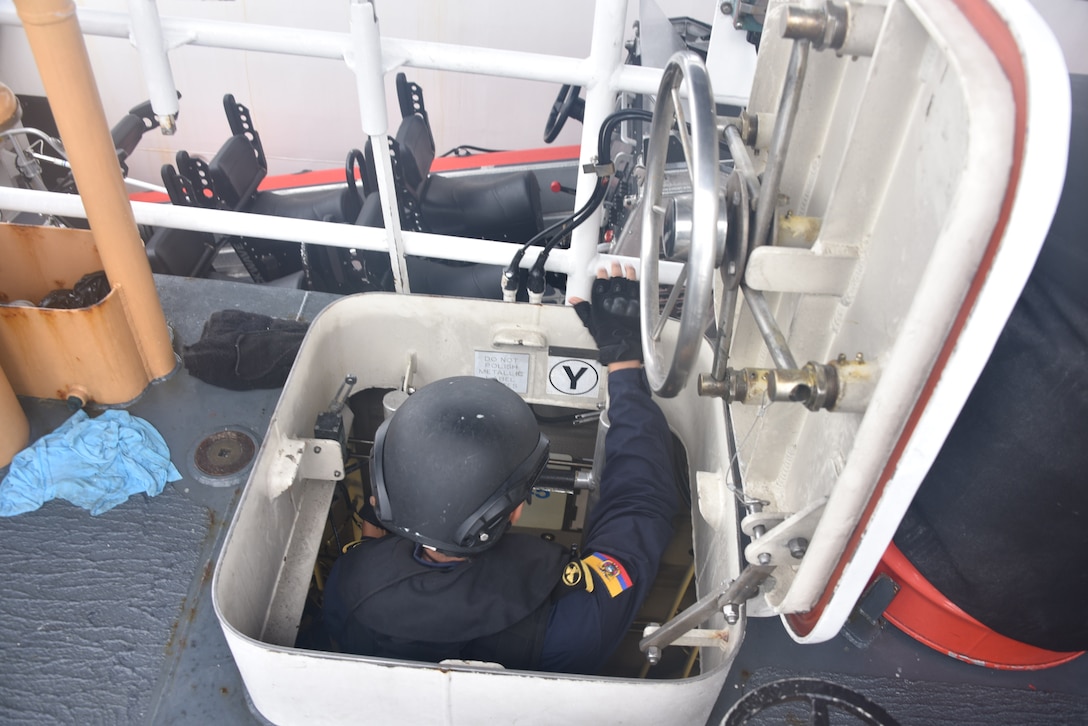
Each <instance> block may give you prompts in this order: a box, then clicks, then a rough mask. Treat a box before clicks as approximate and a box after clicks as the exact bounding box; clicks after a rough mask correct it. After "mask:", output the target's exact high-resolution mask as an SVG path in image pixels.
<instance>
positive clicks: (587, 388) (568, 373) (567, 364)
mask: <svg viewBox="0 0 1088 726" xmlns="http://www.w3.org/2000/svg"><path fill="white" fill-rule="evenodd" d="M600 382H601V374H600V371H599V370H598V369H597V363H596V361H592V360H586V359H584V358H563V357H561V356H557V355H552V356H548V393H560V394H563V395H564V396H596V395H597V389H598V385H599V384H600Z"/></svg>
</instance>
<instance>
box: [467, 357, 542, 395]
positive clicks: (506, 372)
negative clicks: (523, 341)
mask: <svg viewBox="0 0 1088 726" xmlns="http://www.w3.org/2000/svg"><path fill="white" fill-rule="evenodd" d="M474 375H475V376H476V377H477V378H494V379H495V380H497V381H498V382H499V383H502V384H504V385H505V386H506V387H508V388H509V389H510V390H512V391H514V392H515V393H528V392H529V354H528V353H499V352H497V351H493V350H478V351H476V369H475V371H474Z"/></svg>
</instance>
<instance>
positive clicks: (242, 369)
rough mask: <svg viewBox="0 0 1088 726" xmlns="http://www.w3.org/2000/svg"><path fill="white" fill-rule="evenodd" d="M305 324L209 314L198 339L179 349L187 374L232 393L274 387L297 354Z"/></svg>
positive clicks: (238, 313) (227, 312) (225, 313)
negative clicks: (227, 389)
mask: <svg viewBox="0 0 1088 726" xmlns="http://www.w3.org/2000/svg"><path fill="white" fill-rule="evenodd" d="M308 327H309V323H307V322H305V321H300V320H283V319H281V318H272V317H269V316H267V315H260V314H258V313H247V312H244V311H242V310H220V311H218V312H215V313H212V315H211V317H209V318H208V322H207V323H205V324H204V330H203V331H202V332H201V334H200V340H198V341H197V342H196V343H194V344H193V345H190V346H185V347H183V348H182V353H181V357H182V360H183V362H184V363H185V368H186V369H187V370H188V371H189V374H190V375H192V376H193V377H195V378H199V379H200V380H202V381H204V382H205V383H210V384H212V385H213V386H219V387H220V388H229V389H230V390H232V391H249V390H253V389H256V388H279V387H280V386H282V385H283V384H284V382H285V381H286V380H287V374H288V373H289V372H290V371H291V366H292V365H293V364H294V362H295V356H296V355H298V349H299V346H300V345H302V338H303V337H304V336H305V335H306V330H307V328H308Z"/></svg>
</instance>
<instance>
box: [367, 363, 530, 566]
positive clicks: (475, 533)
mask: <svg viewBox="0 0 1088 726" xmlns="http://www.w3.org/2000/svg"><path fill="white" fill-rule="evenodd" d="M547 462H548V439H547V438H545V437H544V435H543V434H541V433H540V428H539V427H538V426H537V423H536V417H535V416H534V415H533V412H532V411H531V410H530V409H529V406H528V405H527V404H526V403H525V401H523V400H522V399H521V396H519V395H518V394H516V393H514V392H513V391H511V390H510V389H509V388H507V387H506V386H504V385H503V384H501V383H499V382H498V381H496V380H492V379H485V378H475V377H472V376H460V377H455V378H445V379H442V380H440V381H435V382H434V383H431V384H429V385H426V386H424V387H423V388H421V389H419V390H418V391H417V392H416V393H415V394H413V395H412V396H410V397H409V398H408V400H406V401H405V402H404V403H402V404H401V406H400V408H398V409H397V411H396V413H394V414H393V415H392V416H390V417H389V418H388V419H387V420H386V421H385V423H383V424H382V425H381V426H380V427H379V428H378V432H377V434H376V435H375V437H374V452H373V454H372V456H371V457H370V477H371V482H372V483H373V485H374V495H375V498H376V500H377V504H376V506H375V511H376V512H377V514H378V519H379V520H381V522H382V524H383V525H384V526H385V527H386V529H388V530H389V531H390V532H395V533H396V534H399V535H401V536H402V537H407V538H408V539H411V540H414V541H416V542H419V543H420V544H424V545H427V546H429V547H434V548H435V549H438V550H440V551H442V552H445V553H447V554H452V555H469V554H473V553H476V552H481V551H483V550H485V549H487V548H489V547H491V546H492V545H494V544H495V543H496V542H497V541H498V539H499V537H501V536H502V534H503V533H504V532H505V531H506V529H507V527H508V526H509V514H510V512H512V511H514V509H515V508H517V506H518V505H519V504H521V503H522V502H524V501H525V500H526V498H527V497H528V496H529V494H530V493H531V491H532V487H533V484H534V483H535V482H536V480H537V478H538V477H539V476H540V473H541V472H542V471H543V470H544V466H545V465H546V464H547Z"/></svg>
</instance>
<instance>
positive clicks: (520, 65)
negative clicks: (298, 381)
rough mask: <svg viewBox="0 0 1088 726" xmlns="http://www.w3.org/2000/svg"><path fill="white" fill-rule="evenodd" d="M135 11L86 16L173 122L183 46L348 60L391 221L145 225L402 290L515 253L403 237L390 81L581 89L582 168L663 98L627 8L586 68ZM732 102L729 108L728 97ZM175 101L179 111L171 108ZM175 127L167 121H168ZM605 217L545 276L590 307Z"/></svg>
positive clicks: (14, 204)
mask: <svg viewBox="0 0 1088 726" xmlns="http://www.w3.org/2000/svg"><path fill="white" fill-rule="evenodd" d="M130 8H131V12H130V13H128V14H126V13H119V12H110V11H101V10H86V9H84V10H79V11H78V18H79V22H80V26H81V28H82V30H83V32H84V33H85V34H88V35H99V36H107V37H115V38H123V39H131V40H132V41H133V42H134V43H136V44H137V45H138V47H139V48H140V59H141V63H142V64H143V67H144V76H145V78H146V79H147V81H148V84H149V89H148V90H149V95H150V97H151V99H152V102H153V108H154V110H155V113H156V114H157V115H160V116H163V117H172V114H175V113H176V105H175V106H173V107H172V106H171V105H170V101H169V99H176V91H175V89H174V87H173V77H172V74H171V72H170V66H169V58H168V56H167V51H168V50H169V49H171V48H175V47H178V46H180V45H193V46H203V47H209V48H223V49H234V50H243V51H260V52H268V53H278V54H288V55H298V56H306V57H313V58H329V59H338V60H342V61H344V62H345V63H346V64H347V65H348V67H349V68H350V69H351V70H352V71H353V72H354V74H355V77H356V80H357V82H356V86H357V91H358V96H359V108H360V112H361V116H362V127H363V131H364V132H365V133H366V135H367V136H369V137H371V138H372V139H374V140H376V141H377V142H378V143H374V144H373V148H374V149H375V150H376V151H377V152H378V161H377V163H378V166H379V170H380V173H379V174H378V190H379V194H380V197H381V199H382V209H383V212H384V217H385V219H386V220H391V223H387V224H386V228H385V229H384V230H380V229H367V228H363V227H355V226H348V225H340V224H333V223H326V222H315V221H306V220H298V219H286V218H278V217H261V216H260V215H247V214H244V213H235V212H225V211H216V210H205V209H196V208H181V207H172V206H167V205H154V204H140V203H133V210H134V213H135V216H136V220H137V221H138V222H139V223H141V224H148V225H156V226H167V227H174V228H181V229H193V230H199V231H208V232H219V233H223V234H238V233H241V232H244V233H245V234H246V235H247V236H251V237H264V238H269V239H279V240H288V241H294V242H307V243H314V244H322V245H332V246H337V247H353V248H361V249H371V250H383V249H384V250H389V252H390V256H391V261H392V262H393V270H394V277H395V278H396V285H397V289H398V290H401V291H409V290H410V283H409V281H408V279H407V271H406V268H405V266H404V255H405V254H411V255H426V256H429V257H436V258H443V259H451V260H461V261H467V262H487V263H491V264H501V265H505V264H507V263H509V261H510V258H511V257H512V252H511V245H509V244H508V243H500V242H483V241H480V240H469V239H464V238H453V239H451V238H444V237H441V236H439V235H429V234H418V233H408V232H402V231H401V229H400V227H399V221H398V220H399V213H398V212H397V210H398V209H399V205H398V202H397V198H396V190H395V188H394V184H393V177H392V164H391V160H390V158H389V155H388V149H387V146H386V144H385V141H384V137H385V135H386V133H387V131H388V129H387V126H388V121H387V112H386V100H385V91H384V76H385V74H386V73H388V72H390V71H392V70H394V69H396V68H398V67H400V66H408V67H415V68H428V69H435V70H451V71H460V72H465V73H474V74H481V75H488V76H495V77H503V78H515V79H527V80H535V81H551V82H555V83H569V84H573V85H579V86H582V87H583V88H584V89H585V93H586V105H585V115H584V122H583V126H582V139H581V149H582V151H581V159H580V163H582V164H584V163H589V162H591V161H592V160H593V157H594V155H595V154H596V148H597V143H596V135H597V130H598V129H599V127H600V125H601V123H602V122H603V120H604V118H605V116H607V115H608V113H610V112H611V111H612V110H613V108H614V105H615V100H616V97H617V94H619V93H621V92H630V93H649V94H652V93H654V92H656V89H657V85H658V83H659V81H660V77H661V70H660V69H652V68H644V67H636V66H626V65H624V64H623V52H622V51H623V33H624V23H625V20H626V10H627V0H597V3H596V6H595V9H594V18H593V33H592V39H591V44H590V52H589V55H588V56H587V57H585V58H570V57H565V56H550V55H543V54H539V53H523V52H518V51H506V50H496V49H487V48H479V47H470V46H458V45H452V44H444V43H431V42H422V41H414V40H403V39H396V38H384V37H381V35H380V32H379V28H378V22H377V20H376V19H375V16H374V11H373V6H372V5H371V3H368V2H361V1H360V0H353V2H352V6H351V27H350V30H349V32H347V33H337V32H329V31H318V30H307V29H298V28H284V27H277V26H270V25H257V24H249V23H237V22H224V21H212V20H203V19H196V18H181V17H159V15H158V11H157V8H156V6H155V3H154V0H131V2H130ZM0 24H6V25H20V21H19V17H18V14H17V13H16V10H15V7H14V5H13V4H12V2H11V0H0ZM722 100H724V101H730V100H731V99H722ZM175 103H176V101H175ZM168 123H169V122H168ZM595 183H596V179H595V178H590V177H589V175H579V181H578V186H577V191H576V194H575V205H576V206H580V205H581V204H583V203H584V202H585V201H586V200H588V199H589V196H590V194H591V193H592V188H593V186H594V184H595ZM0 208H6V209H13V210H19V211H27V212H38V213H43V214H56V215H63V216H85V215H84V213H83V211H82V203H81V202H80V201H79V200H78V199H77V198H72V197H70V196H68V195H63V194H50V193H48V192H28V191H25V190H19V189H9V188H3V187H0ZM599 226H600V212H599V211H598V213H597V214H596V215H594V216H593V217H592V218H590V219H589V220H587V221H586V222H585V223H584V224H583V225H581V227H579V228H578V229H576V230H575V231H574V233H573V235H572V241H571V246H570V249H569V250H555V251H554V252H553V253H552V254H551V256H550V257H549V259H548V264H547V268H548V269H549V270H552V271H555V272H561V273H565V274H567V275H568V283H567V284H568V289H567V294H568V295H571V296H579V297H588V291H589V285H590V283H591V280H592V278H593V275H594V271H595V269H596V267H597V266H599V265H600V264H601V258H600V256H599V255H598V253H597V242H598V229H599ZM536 256H537V253H536V251H535V250H530V251H529V253H527V254H526V255H525V258H524V259H523V260H522V263H521V264H522V266H523V267H529V266H531V265H532V263H533V262H534V260H535V259H536ZM674 268H676V266H673V265H664V266H663V269H662V279H663V281H665V282H671V281H673V280H674V279H675V274H676V271H677V269H678V268H676V269H674Z"/></svg>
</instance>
